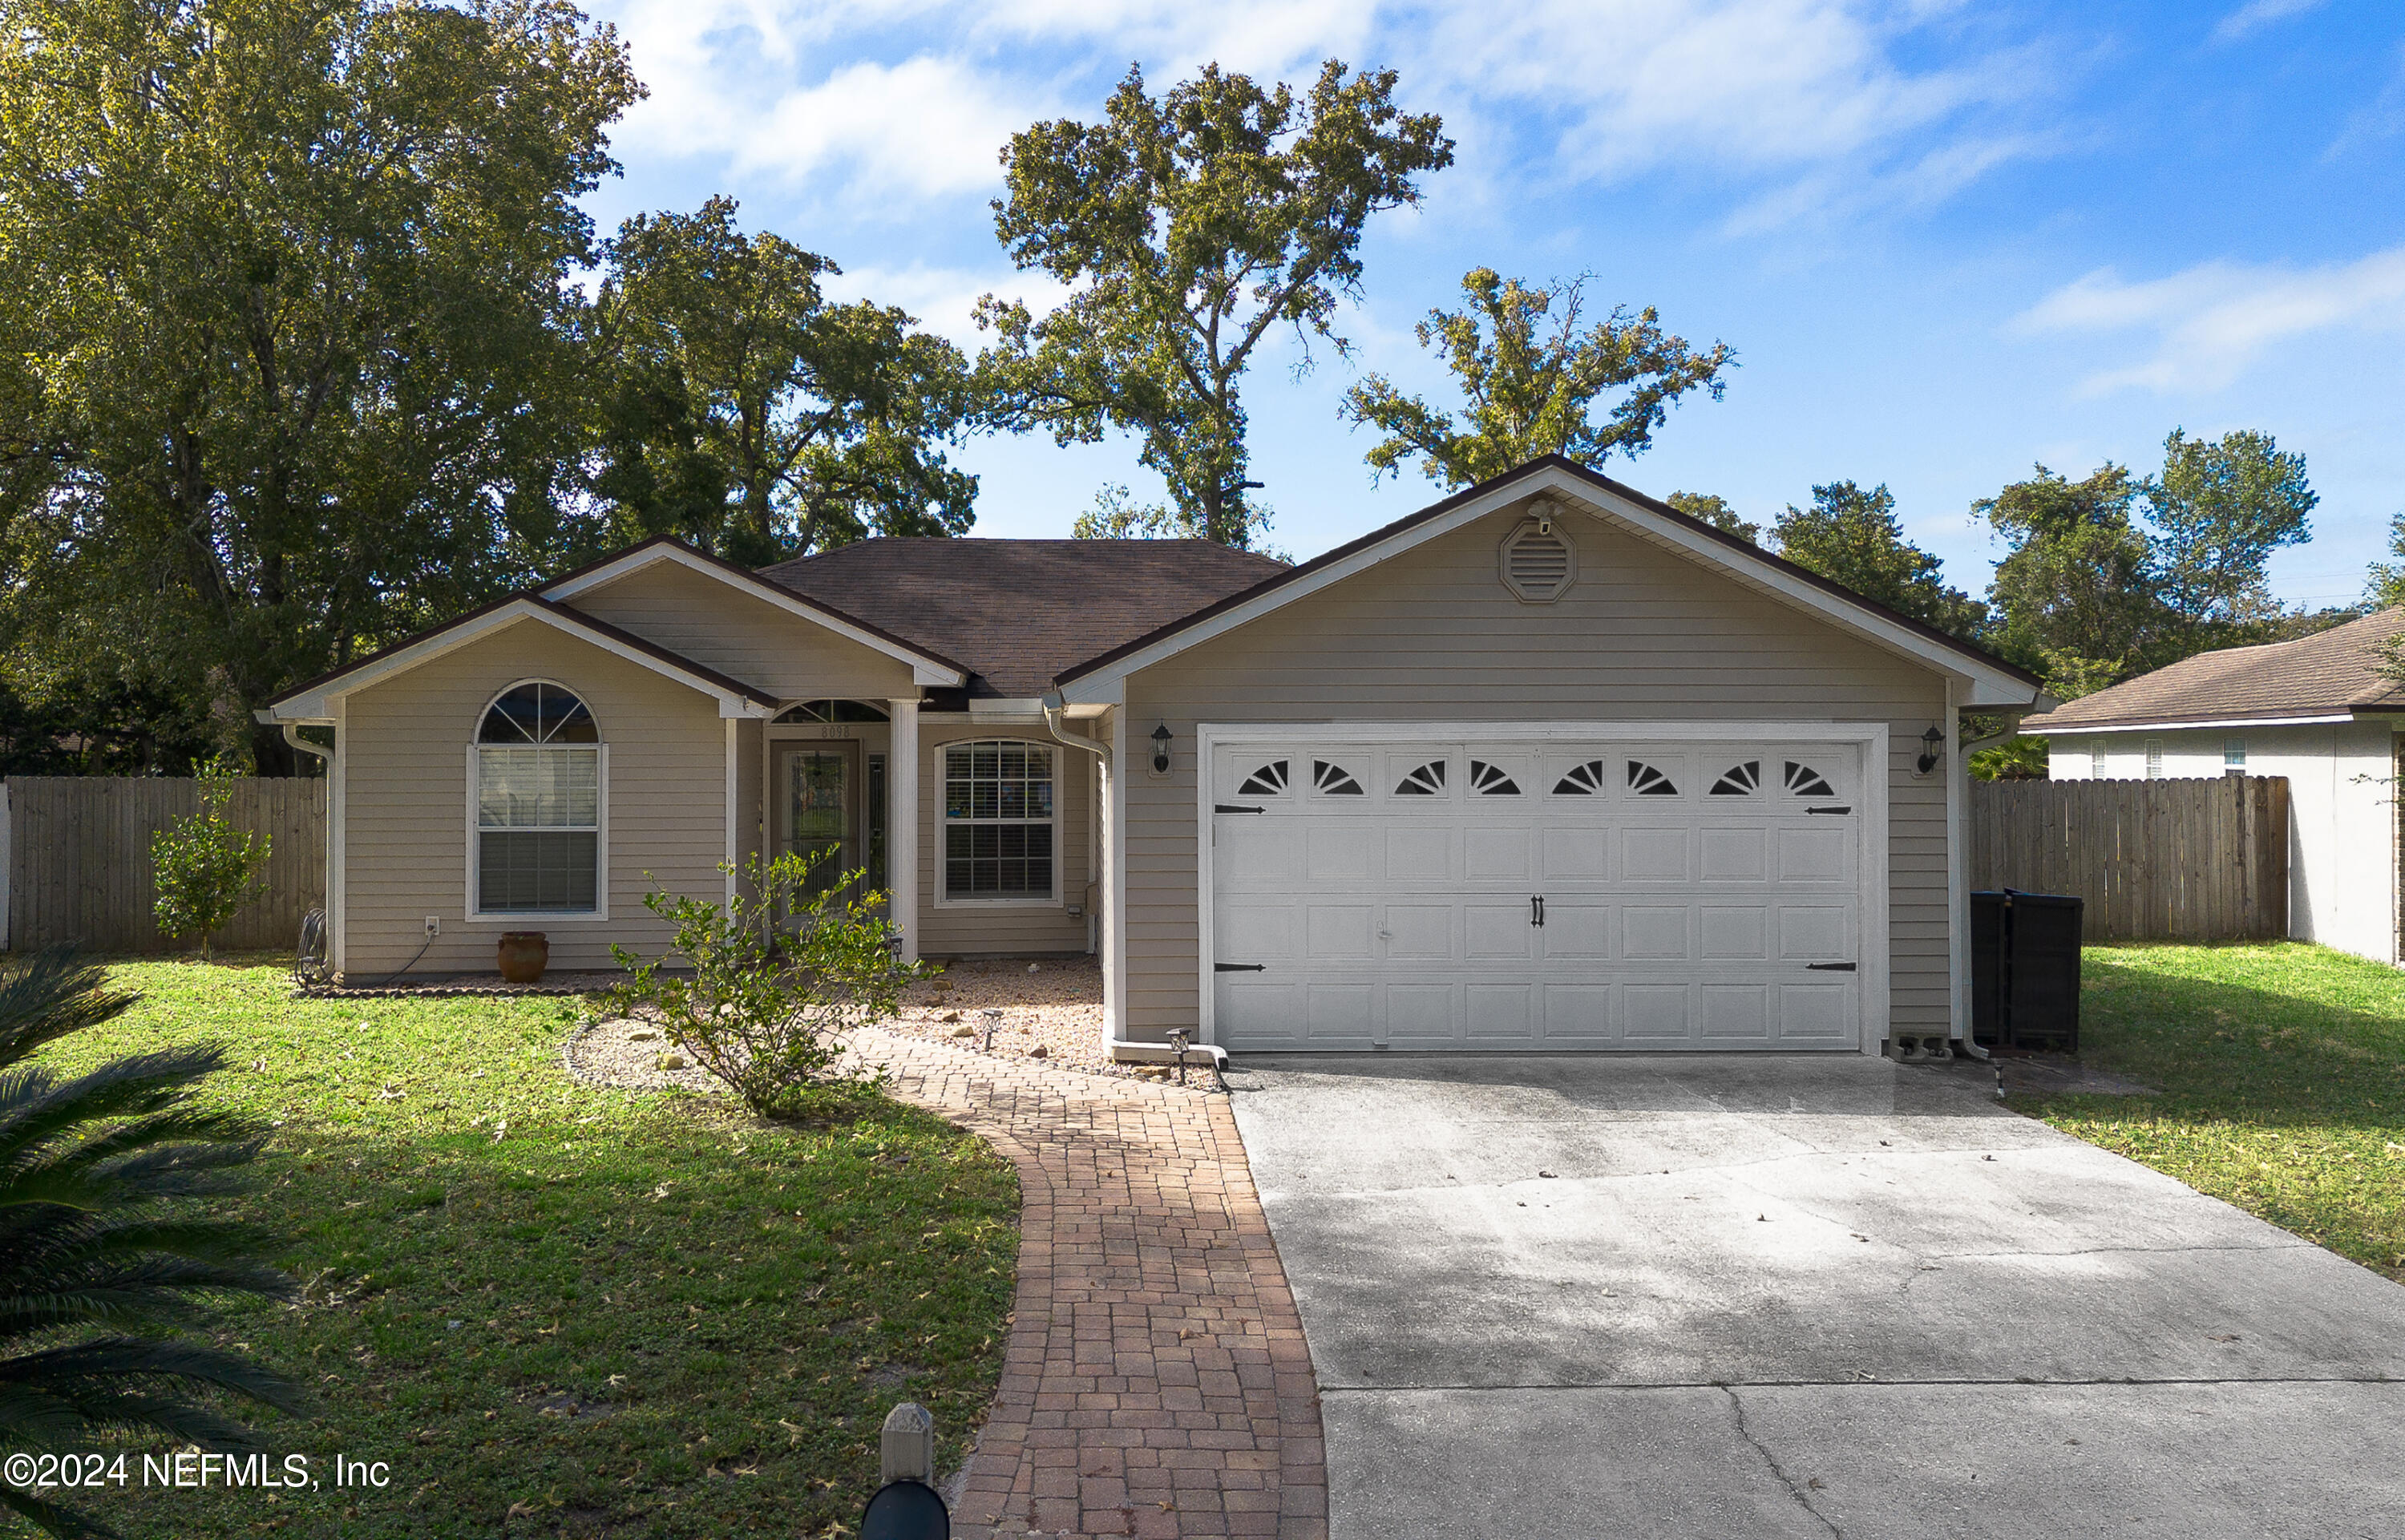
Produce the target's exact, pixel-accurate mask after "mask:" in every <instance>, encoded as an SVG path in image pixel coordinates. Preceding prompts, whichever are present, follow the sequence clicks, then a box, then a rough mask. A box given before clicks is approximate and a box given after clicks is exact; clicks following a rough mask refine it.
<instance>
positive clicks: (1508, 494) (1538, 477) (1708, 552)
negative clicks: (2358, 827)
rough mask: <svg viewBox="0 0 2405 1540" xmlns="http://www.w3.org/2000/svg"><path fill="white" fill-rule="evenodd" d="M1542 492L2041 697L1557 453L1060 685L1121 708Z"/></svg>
mask: <svg viewBox="0 0 2405 1540" xmlns="http://www.w3.org/2000/svg"><path fill="white" fill-rule="evenodd" d="M1540 492H1544V493H1550V494H1552V495H1554V496H1556V497H1559V498H1561V499H1563V500H1564V501H1566V502H1568V503H1569V504H1570V505H1571V506H1573V507H1575V508H1577V509H1578V510H1579V511H1580V512H1582V513H1586V514H1589V515H1592V516H1596V517H1599V518H1602V519H1605V520H1607V521H1609V522H1611V523H1614V524H1617V525H1619V526H1620V527H1622V528H1624V529H1625V530H1629V531H1630V532H1631V533H1634V534H1636V535H1638V536H1639V537H1641V538H1643V539H1647V540H1650V541H1653V543H1655V544H1659V545H1662V546H1665V547H1666V548H1668V549H1670V550H1673V551H1676V552H1678V553H1680V554H1681V555H1682V556H1685V557H1687V558H1690V559H1694V560H1696V561H1700V562H1704V563H1706V564H1708V565H1711V566H1714V567H1717V568H1719V569H1721V570H1722V571H1723V572H1726V573H1727V574H1728V575H1730V576H1731V577H1734V578H1736V579H1737V581H1739V582H1741V583H1743V584H1745V585H1747V586H1750V587H1751V588H1753V589H1755V590H1756V591H1757V592H1760V593H1763V594H1764V595H1765V596H1766V597H1769V598H1771V599H1774V600H1778V601H1779V602H1780V603H1783V604H1786V605H1788V606H1790V607H1792V608H1794V609H1797V610H1801V611H1804V612H1805V613H1807V614H1809V615H1816V616H1818V617H1820V618H1822V619H1824V620H1827V621H1829V622H1830V623H1832V624H1835V625H1836V626H1839V627H1841V628H1843V629H1849V630H1851V631H1853V632H1855V633H1856V634H1858V635H1861V636H1862V637H1864V639H1866V640H1868V641H1870V642H1871V643H1874V644H1875V645H1878V646H1879V647H1882V648H1884V649H1885V650H1887V651H1889V652H1892V653H1894V654H1896V655H1897V656H1899V657H1906V658H1909V659H1912V660H1914V661H1916V662H1919V663H1921V664H1923V665H1925V666H1927V667H1930V668H1932V669H1934V670H1936V671H1939V672H1942V673H1946V674H1948V675H1951V676H1954V677H1956V678H1958V679H1961V680H1962V681H1963V682H1964V683H1965V685H1967V688H1966V690H1965V691H1964V694H1963V697H1962V700H1961V702H1960V703H1961V704H1962V705H1965V706H1985V707H1990V708H1999V707H2003V708H2008V707H2015V706H2026V705H2029V704H2030V703H2031V702H2032V700H2033V699H2035V698H2036V696H2037V693H2038V689H2039V685H2040V681H2039V680H2038V679H2037V677H2036V676H2035V675H2033V674H2031V673H2029V672H2028V671H2025V670H2022V669H2018V668H2016V667H2014V666H2013V665H2012V664H2009V663H2006V662H2004V660H2003V659H2002V658H1999V657H1994V656H1992V655H1990V654H1989V653H1987V652H1984V651H1982V650H1981V649H1979V648H1977V647H1974V646H1972V645H1970V644H1969V643H1964V642H1962V641H1959V640H1957V639H1955V638H1953V637H1950V636H1948V635H1947V634H1946V633H1945V632H1943V631H1940V630H1938V629H1935V628H1934V627H1931V626H1927V625H1924V624H1922V623H1921V622H1920V621H1917V620H1913V619H1911V618H1909V617H1907V616H1905V615H1898V614H1896V613H1895V612H1894V611H1892V610H1890V609H1888V608H1887V607H1886V606H1884V605H1881V604H1879V603H1878V602H1876V601H1875V600H1869V599H1865V598H1864V597H1863V596H1862V595H1860V594H1857V593H1855V592H1853V591H1852V590H1851V589H1849V588H1847V587H1845V586H1843V585H1841V584H1837V583H1833V582H1831V581H1830V580H1828V579H1827V578H1824V577H1821V576H1820V575H1818V574H1817V573H1813V572H1806V571H1805V570H1804V569H1803V568H1801V567H1798V566H1796V565H1795V564H1794V563H1793V562H1790V561H1787V560H1785V559H1783V558H1779V557H1777V556H1774V555H1772V554H1771V553H1769V552H1767V551H1764V550H1761V549H1759V548H1758V547H1756V546H1754V545H1752V544H1750V543H1748V542H1746V541H1742V540H1739V539H1737V537H1736V536H1734V535H1730V534H1726V533H1724V532H1723V531H1722V530H1715V529H1713V528H1712V527H1711V526H1710V525H1709V524H1706V523H1704V522H1702V521H1701V520H1699V519H1695V518H1690V517H1688V516H1686V515H1684V514H1681V513H1680V512H1678V511H1677V510H1676V509H1673V508H1671V507H1669V506H1668V505H1667V504H1666V503H1662V502H1655V501H1654V500H1653V499H1652V498H1649V497H1646V496H1645V495H1644V494H1643V493H1640V492H1638V491H1636V490H1634V489H1633V488H1630V487H1624V486H1622V485H1621V484H1620V483H1618V482H1616V481H1613V480H1611V479H1610V478H1609V477H1607V476H1604V475H1602V474H1599V473H1596V472H1595V471H1591V470H1589V469H1587V468H1586V467H1584V466H1582V465H1578V464H1574V463H1573V462H1571V461H1569V460H1567V459H1562V458H1561V457H1560V456H1557V455H1549V456H1547V457H1545V458H1544V459H1538V460H1532V461H1530V462H1529V463H1528V464H1526V465H1524V466H1521V467H1520V468H1518V469H1517V470H1514V471H1512V472H1510V473H1506V474H1504V475H1500V476H1498V477H1496V478H1494V479H1493V480H1491V481H1487V482H1484V483H1481V484H1480V485H1478V486H1476V487H1469V488H1467V489H1465V490H1463V491H1461V492H1457V493H1456V494H1454V495H1453V496H1452V497H1449V498H1446V499H1445V500H1443V501H1442V502H1437V503H1434V504H1432V505H1430V506H1429V507H1427V508H1424V509H1422V510H1421V511H1420V512H1418V513H1416V514H1413V515H1412V516H1409V517H1406V518H1403V519H1399V520H1398V521H1396V522H1395V523H1393V524H1389V525H1387V526H1386V527H1385V528H1384V529H1382V530H1372V531H1371V532H1370V533H1369V534H1366V535H1364V536H1362V537H1361V538H1360V539H1358V540H1356V541H1353V542H1351V543H1349V544H1344V545H1340V546H1338V547H1337V548H1336V549H1334V550H1332V551H1329V552H1328V553H1326V554H1325V555H1323V556H1320V557H1317V558H1314V559H1313V560H1310V561H1306V562H1304V563H1302V564H1301V566H1297V567H1292V568H1288V569H1287V570H1285V571H1283V572H1277V573H1274V574H1272V575H1270V576H1268V577H1266V578H1264V579H1263V580H1262V581H1261V582H1259V583H1257V584H1255V585H1253V586H1251V587H1249V588H1246V589H1245V590H1243V591H1241V592H1238V593H1234V594H1231V595H1229V596H1228V597H1227V598H1225V599H1222V600H1218V601H1217V602H1216V603H1213V604H1211V605H1209V606H1207V607H1205V608H1203V609H1201V610H1198V611H1196V612H1195V613H1193V614H1192V615H1186V616H1183V617H1181V618H1179V619H1177V620H1174V621H1173V622H1171V623H1169V624H1167V625H1164V626H1162V627H1160V629H1157V630H1155V631H1153V632H1151V633H1149V634H1147V635H1144V636H1139V637H1135V638H1132V639H1131V640H1130V641H1128V642H1126V643H1121V644H1120V645H1118V646H1117V647H1113V648H1110V649H1108V650H1106V651H1103V652H1100V653H1097V654H1096V655H1094V656H1093V657H1089V658H1087V659H1085V660H1083V661H1081V662H1079V663H1077V664H1076V665H1074V666H1072V667H1070V668H1067V669H1064V670H1062V671H1061V672H1060V673H1059V674H1058V675H1056V677H1055V683H1056V685H1057V687H1058V689H1059V691H1060V693H1061V695H1062V698H1063V699H1066V700H1070V701H1073V702H1074V701H1088V702H1093V701H1103V700H1108V699H1116V697H1117V695H1118V687H1119V683H1120V681H1122V680H1124V679H1125V678H1126V677H1127V676H1128V675H1129V674H1131V673H1134V672H1136V671H1139V670H1141V669H1144V668H1147V667H1149V666H1150V665H1152V664H1154V663H1157V662H1160V661H1161V660H1162V659H1164V658H1167V657H1174V656H1175V655H1176V654H1177V653H1179V652H1182V651H1184V650H1185V649H1186V648H1188V647H1190V646H1195V645H1198V644H1199V643H1202V642H1205V641H1208V640H1210V639H1211V638H1212V637H1215V636H1218V635H1221V634H1224V633H1225V632H1227V631H1229V630H1231V629H1234V628H1236V627H1238V626H1241V625H1244V624H1245V622H1247V621H1249V620H1253V619H1256V618H1258V617H1259V616H1261V615H1267V614H1269V613H1271V612H1272V611H1274V610H1276V609H1279V608H1282V607H1283V606H1285V605H1287V604H1290V603H1294V602H1296V601H1298V600H1302V599H1305V598H1308V597H1309V596H1310V595H1312V594H1315V593H1317V592H1319V591H1320V590H1321V589H1324V588H1326V587H1328V586H1331V585H1333V584H1335V583H1339V582H1342V581H1343V580H1344V579H1345V578H1348V577H1352V576H1354V575H1356V574H1357V573H1360V572H1367V571H1369V570H1370V569H1371V568H1372V567H1375V566H1376V565H1378V564H1379V563H1380V562H1383V561H1385V560H1387V559H1389V558H1392V557H1395V556H1397V555H1399V554H1401V553H1402V552H1404V551H1408V550H1410V549H1412V548H1413V547H1414V546H1416V545H1419V544H1423V543H1425V542H1427V541H1429V540H1433V539H1436V538H1438V537H1439V536H1441V535H1444V534H1447V533H1450V532H1452V531H1453V530H1458V529H1461V528H1463V527H1464V526H1466V525H1469V524H1471V523H1474V522H1476V521H1477V520H1479V519H1481V518H1484V517H1486V516H1489V515H1491V514H1494V513H1498V512H1499V511H1501V510H1503V509H1505V508H1507V507H1509V506H1511V505H1512V504H1513V503H1515V502H1520V501H1522V500H1524V499H1526V498H1529V497H1532V496H1534V495H1536V494H1538V493H1540Z"/></svg>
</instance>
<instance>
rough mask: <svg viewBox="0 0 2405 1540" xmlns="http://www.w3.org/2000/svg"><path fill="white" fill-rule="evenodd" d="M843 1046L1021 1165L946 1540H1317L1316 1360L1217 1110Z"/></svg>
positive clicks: (1020, 1064) (1005, 1068)
mask: <svg viewBox="0 0 2405 1540" xmlns="http://www.w3.org/2000/svg"><path fill="white" fill-rule="evenodd" d="M853 1046H854V1048H855V1050H856V1051H857V1052H859V1053H862V1054H863V1055H864V1056H865V1057H868V1058H871V1059H874V1060H876V1061H878V1062H880V1063H882V1064H884V1065H885V1066H886V1067H888V1068H890V1069H891V1070H892V1071H893V1076H894V1084H893V1090H894V1091H895V1092H896V1093H897V1094H898V1095H902V1096H904V1097H907V1098H908V1099H909V1100H912V1101H915V1102H918V1103H920V1104H921V1105H922V1106H925V1107H929V1108H932V1109H935V1110H936V1111H938V1112H941V1113H943V1114H944V1115H945V1116H946V1117H949V1118H950V1119H951V1120H952V1121H954V1122H956V1123H961V1124H963V1126H966V1127H969V1128H973V1129H975V1130H976V1131H977V1133H978V1134H980V1135H982V1136H983V1137H986V1138H987V1139H988V1140H990V1141H992V1144H993V1145H994V1146H995V1147H996V1148H997V1149H999V1150H1001V1151H1004V1152H1005V1153H1006V1154H1007V1155H1008V1156H1009V1157H1010V1158H1011V1160H1012V1161H1013V1162H1014V1163H1015V1164H1016V1165H1017V1166H1018V1167H1019V1181H1020V1194H1021V1208H1020V1242H1019V1297H1018V1315H1017V1320H1016V1321H1015V1322H1014V1323H1013V1325H1012V1327H1011V1333H1010V1339H1009V1343H1008V1347H1007V1349H1006V1354H1005V1357H1004V1360H1003V1369H1002V1390H1001V1392H1000V1394H999V1395H997V1396H996V1398H995V1400H994V1406H993V1413H992V1417H991V1418H990V1419H989V1420H988V1421H987V1423H986V1427H985V1432H984V1434H983V1435H982V1436H981V1437H980V1438H979V1440H978V1442H977V1453H976V1454H975V1455H974V1456H972V1457H971V1459H970V1461H969V1467H968V1473H967V1477H966V1480H965V1481H964V1482H963V1485H962V1492H961V1496H960V1499H959V1501H958V1503H957V1504H955V1505H954V1512H953V1515H952V1533H954V1534H956V1535H960V1536H963V1537H966V1540H985V1537H987V1536H990V1535H1020V1534H1028V1533H1034V1534H1043V1535H1052V1534H1133V1535H1156V1536H1173V1535H1223V1534H1224V1535H1245V1534H1250V1535H1275V1536H1279V1537H1280V1540H1323V1537H1324V1536H1325V1535H1326V1534H1327V1533H1328V1519H1327V1514H1328V1473H1327V1468H1326V1465H1325V1463H1324V1461H1323V1452H1322V1448H1321V1441H1320V1432H1319V1397H1318V1390H1317V1386H1316V1383H1315V1379H1314V1378H1313V1375H1312V1369H1311V1355H1310V1353H1309V1351H1308V1350H1307V1349H1305V1348H1304V1346H1303V1340H1302V1322H1301V1319H1300V1318H1299V1317H1298V1316H1297V1315H1296V1313H1295V1306H1294V1295H1293V1293H1292V1292H1291V1291H1290V1290H1289V1289H1288V1288H1287V1281H1286V1271H1285V1269H1284V1268H1283V1267H1282V1266H1280V1265H1279V1263H1278V1255H1277V1249H1276V1247H1275V1246H1274V1245H1273V1244H1272V1242H1271V1240H1270V1230H1269V1224H1268V1222H1267V1221H1266V1220H1265V1219H1263V1217H1262V1215H1261V1204H1260V1198H1259V1194H1256V1193H1255V1192H1254V1190H1253V1180H1252V1173H1251V1170H1250V1168H1249V1167H1248V1166H1246V1165H1245V1150H1244V1145H1243V1143H1242V1142H1241V1141H1240V1140H1239V1139H1238V1137H1237V1135H1236V1121H1235V1118H1234V1116H1233V1115H1232V1114H1231V1112H1230V1111H1229V1109H1228V1099H1227V1097H1225V1096H1223V1095H1206V1094H1203V1093H1201V1092H1199V1091H1192V1090H1186V1089H1182V1088H1180V1087H1177V1086H1174V1085H1156V1084H1151V1083H1148V1082H1145V1081H1131V1080H1123V1079H1118V1078H1116V1077H1109V1076H1101V1075H1089V1074H1079V1073H1076V1072H1074V1071H1069V1070H1062V1069H1054V1068H1049V1067H1046V1066H1044V1065H1041V1064H1038V1063H1035V1062H1032V1061H1028V1060H1015V1059H1013V1060H1006V1059H996V1058H989V1057H987V1056H985V1055H983V1054H979V1053H966V1052H963V1051H961V1050H958V1049H953V1048H949V1047H946V1046H944V1045H942V1044H936V1043H925V1042H920V1041H917V1040H914V1039H911V1038H901V1037H896V1036H893V1035H890V1034H886V1033H881V1032H863V1033H861V1034H859V1036H858V1037H857V1038H855V1039H854V1042H853Z"/></svg>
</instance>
